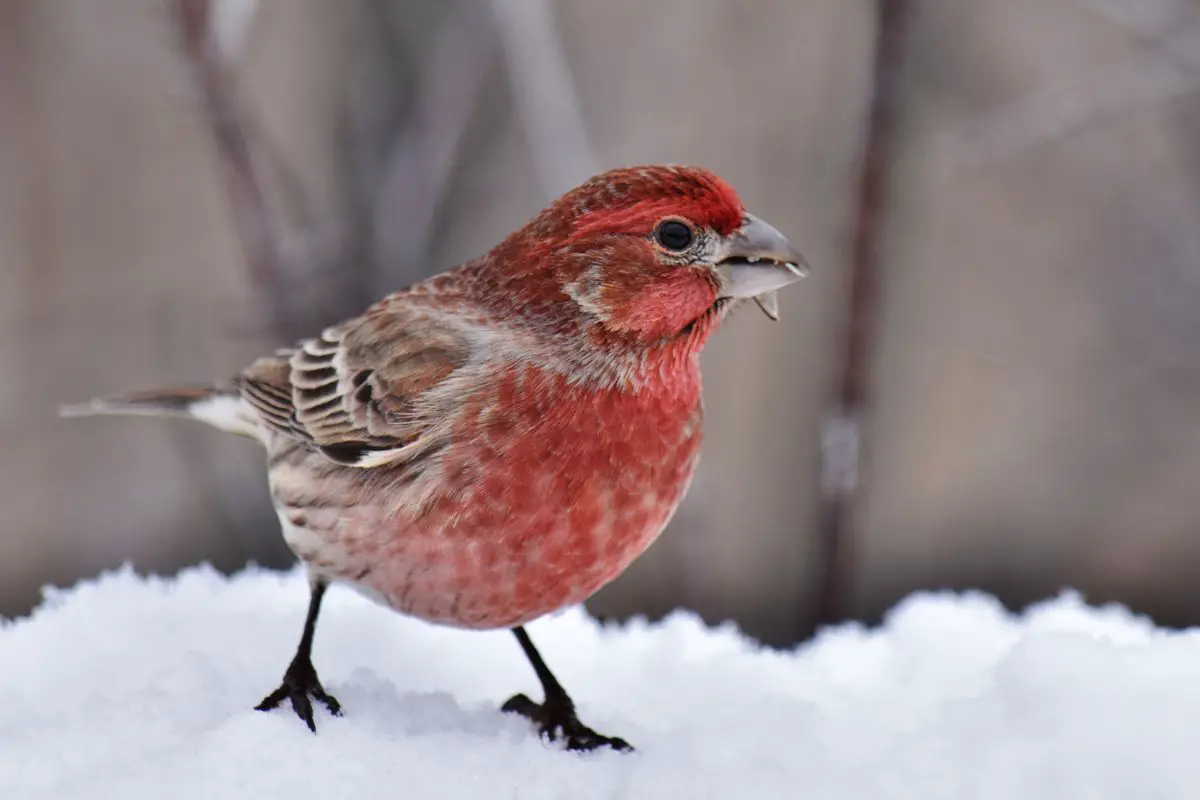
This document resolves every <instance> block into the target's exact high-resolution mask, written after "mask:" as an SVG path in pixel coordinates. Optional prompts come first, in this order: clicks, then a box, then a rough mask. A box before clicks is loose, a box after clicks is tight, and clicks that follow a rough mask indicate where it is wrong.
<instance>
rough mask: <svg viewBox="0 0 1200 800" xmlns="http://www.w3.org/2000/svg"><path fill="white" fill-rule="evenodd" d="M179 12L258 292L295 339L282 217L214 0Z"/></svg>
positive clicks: (195, 1)
mask: <svg viewBox="0 0 1200 800" xmlns="http://www.w3.org/2000/svg"><path fill="white" fill-rule="evenodd" d="M174 12H175V15H174V16H175V20H176V24H177V26H178V32H179V37H180V41H181V43H182V45H183V51H184V54H185V55H186V57H187V60H188V66H189V68H190V69H191V73H192V77H193V80H194V82H195V85H196V88H197V91H198V93H199V96H200V98H201V102H202V104H203V108H204V111H205V113H206V114H207V117H208V122H209V127H210V130H211V133H212V137H213V140H214V142H215V143H216V146H217V151H218V153H219V155H220V158H221V162H222V165H223V166H224V171H225V176H226V180H227V185H228V187H229V196H230V200H231V203H232V205H233V211H234V216H235V219H236V224H237V227H238V232H239V234H240V236H241V240H242V245H243V248H244V250H245V255H246V266H247V269H248V271H249V274H250V279H251V282H252V283H253V286H254V290H255V296H256V298H257V299H258V301H259V302H260V303H261V304H262V308H263V310H264V312H265V313H266V314H268V316H269V320H270V323H271V325H272V327H273V329H274V330H275V332H276V334H277V335H282V336H284V337H287V338H291V337H293V336H295V335H296V334H297V330H296V325H295V324H294V318H293V315H292V313H291V309H290V306H289V304H288V303H287V301H286V298H287V291H286V290H287V283H286V277H285V270H284V265H283V263H282V258H281V252H282V241H283V221H282V218H281V216H280V214H279V212H278V210H277V209H276V208H274V207H273V204H272V202H271V198H270V196H269V194H268V192H267V189H266V186H267V182H266V179H265V177H264V174H263V168H262V166H261V165H260V158H259V157H258V155H257V153H256V152H255V151H254V148H253V146H252V144H251V142H250V139H249V137H248V136H247V134H246V125H245V122H244V120H243V115H242V113H241V110H240V109H239V107H238V104H237V101H236V99H235V97H234V92H233V91H232V88H231V86H230V79H229V73H228V66H227V62H226V60H225V57H224V50H223V48H222V43H221V41H220V40H219V39H218V37H217V34H216V29H215V27H214V21H215V14H214V5H213V2H212V0H176V2H175V5H174Z"/></svg>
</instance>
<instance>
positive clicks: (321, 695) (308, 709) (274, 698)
mask: <svg viewBox="0 0 1200 800" xmlns="http://www.w3.org/2000/svg"><path fill="white" fill-rule="evenodd" d="M309 698H312V700H317V701H318V702H320V703H322V704H323V705H324V706H325V707H326V708H328V709H329V713H330V714H332V715H333V716H335V717H340V716H341V715H342V704H341V703H339V702H338V701H337V698H335V697H334V696H333V695H331V694H328V693H327V692H326V691H325V688H324V687H323V686H321V681H320V680H319V679H318V678H317V671H316V670H315V669H313V665H312V662H311V661H308V660H307V659H305V660H303V661H301V660H299V659H297V660H295V661H292V663H291V664H290V665H288V668H287V672H285V673H284V674H283V683H281V684H280V685H279V688H278V689H276V690H275V691H273V692H271V693H270V694H269V695H267V696H266V697H264V698H263V701H262V702H261V703H259V704H258V705H256V706H255V707H254V710H255V711H271V710H273V709H275V708H277V707H278V706H279V704H280V703H282V702H283V701H284V700H285V699H287V700H290V701H291V703H292V710H293V711H295V712H296V716H298V717H299V718H300V719H302V720H303V721H304V724H305V725H307V726H308V729H309V730H310V731H312V732H313V733H316V732H317V723H316V720H314V719H313V707H312V700H310V699H309Z"/></svg>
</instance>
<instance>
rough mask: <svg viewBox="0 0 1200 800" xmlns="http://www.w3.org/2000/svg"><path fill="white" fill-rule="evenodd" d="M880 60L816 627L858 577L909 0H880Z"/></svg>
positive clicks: (824, 488)
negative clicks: (860, 508)
mask: <svg viewBox="0 0 1200 800" xmlns="http://www.w3.org/2000/svg"><path fill="white" fill-rule="evenodd" d="M876 9H877V11H876V33H875V54H874V59H875V65H874V81H873V87H872V96H871V101H870V110H869V117H868V120H867V127H866V134H865V136H864V139H863V155H862V159H861V161H860V164H861V166H860V172H859V179H858V180H859V183H858V199H857V203H856V207H855V219H854V222H853V228H852V233H851V236H852V239H851V241H852V247H853V250H852V253H851V271H850V288H849V299H848V303H847V309H846V317H845V320H846V321H845V331H844V334H843V336H844V345H843V350H842V357H841V362H840V368H841V375H840V377H839V380H838V386H837V397H836V400H835V404H834V409H833V412H832V414H831V416H830V418H829V420H828V421H827V422H826V423H825V428H824V430H823V431H822V441H821V458H822V463H821V483H822V485H821V492H822V494H821V498H822V508H821V518H820V529H819V535H820V541H819V543H818V545H819V547H820V554H819V557H820V561H819V563H820V564H821V573H820V575H819V576H818V581H819V585H818V589H817V592H818V593H817V602H816V612H815V625H814V627H817V626H820V625H826V624H829V623H832V622H836V621H838V620H839V619H841V617H842V615H843V614H844V613H845V608H844V605H843V604H844V601H845V599H846V598H847V597H848V596H849V594H850V591H851V587H852V583H853V560H854V542H855V530H854V510H855V509H854V507H855V501H856V499H857V498H858V497H859V496H860V493H861V491H862V484H861V480H860V475H861V470H860V466H861V459H862V447H861V431H862V428H863V420H864V418H865V416H866V414H867V412H868V410H869V406H870V371H871V356H872V352H871V351H872V345H873V344H874V334H875V323H876V317H877V311H878V295H879V276H878V273H879V260H880V259H879V239H880V233H881V229H882V227H883V225H882V223H883V218H884V215H885V212H886V208H885V204H886V199H887V191H888V177H889V176H888V170H889V166H890V163H891V150H892V144H893V138H894V129H895V118H896V109H897V105H898V103H899V98H898V95H899V83H900V65H901V61H902V59H903V55H904V32H905V17H906V14H907V11H908V0H876Z"/></svg>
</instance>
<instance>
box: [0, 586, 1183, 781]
mask: <svg viewBox="0 0 1200 800" xmlns="http://www.w3.org/2000/svg"><path fill="white" fill-rule="evenodd" d="M306 598H307V588H306V584H305V581H304V578H303V576H302V575H301V574H300V573H299V572H293V573H289V574H278V573H269V572H264V571H250V572H246V573H242V574H240V575H237V576H235V577H233V578H228V579H227V578H223V577H221V576H220V575H218V574H216V573H215V572H214V571H212V570H210V569H193V570H188V571H186V572H184V573H183V574H181V575H180V576H178V577H176V578H172V579H149V580H145V579H141V578H139V577H137V576H135V575H134V574H132V573H131V572H129V571H128V570H125V571H121V572H119V573H115V574H109V575H105V576H103V577H101V578H100V579H98V580H96V581H89V582H86V583H83V584H81V585H79V586H77V587H76V588H73V589H70V590H65V591H60V590H49V591H48V592H47V597H46V601H45V604H44V605H43V606H42V607H41V608H40V609H38V610H37V611H36V612H35V613H34V614H33V615H32V617H29V618H25V619H19V620H15V621H10V622H6V623H3V625H0V797H3V798H5V800H17V798H108V797H113V798H116V797H120V798H190V797H198V798H234V797H255V798H277V797H279V798H282V797H287V798H297V800H304V799H305V798H310V797H312V798H317V797H320V798H339V797H350V796H367V797H405V798H456V797H468V798H509V797H514V798H515V797H519V798H556V797H563V798H566V797H570V798H592V797H604V798H613V797H645V798H672V797H680V798H704V797H721V798H774V797H789V798H872V800H877V799H878V798H921V800H933V799H934V798H956V799H957V798H971V799H972V800H975V799H981V800H987V799H988V798H1021V800H1034V799H1035V798H1055V800H1071V798H1089V799H1090V798H1110V797H1111V798H1185V797H1186V798H1196V797H1200V757H1197V755H1196V744H1197V741H1198V737H1197V732H1198V731H1200V636H1198V635H1197V633H1196V632H1184V633H1172V632H1167V631H1163V630H1158V629H1155V628H1154V627H1153V626H1152V625H1151V624H1150V623H1148V622H1147V621H1145V620H1143V619H1140V618H1137V617H1134V616H1132V615H1130V614H1129V613H1128V612H1126V611H1124V610H1121V609H1119V608H1103V609H1094V608H1088V607H1087V606H1085V605H1084V604H1083V603H1082V601H1081V600H1080V599H1079V598H1078V597H1077V596H1074V595H1064V596H1063V597H1060V598H1058V599H1056V600H1054V601H1051V602H1048V603H1045V604H1043V605H1041V606H1038V607H1035V608H1033V609H1031V610H1030V611H1029V612H1027V613H1025V614H1023V615H1021V616H1019V617H1014V616H1012V615H1009V614H1007V613H1006V612H1005V611H1004V610H1003V609H1002V608H1001V607H1000V606H999V605H998V604H997V603H996V602H995V601H994V600H991V599H989V598H987V597H983V596H977V595H967V596H953V595H921V596H917V597H914V598H911V599H909V600H907V601H906V602H904V603H902V604H901V605H900V606H899V607H898V608H897V609H896V610H895V611H894V612H893V613H891V614H890V615H889V616H888V618H887V620H886V622H885V624H884V625H883V627H882V628H881V629H879V630H865V629H863V628H861V627H859V626H853V625H847V626H843V627H839V628H837V629H834V630H829V631H827V632H825V633H824V634H823V635H822V636H820V637H819V638H818V639H817V640H816V641H815V642H813V643H811V644H808V645H806V646H803V647H800V648H798V649H796V650H794V651H791V652H775V651H768V650H763V649H761V648H759V647H756V646H755V645H754V644H753V643H751V642H750V641H749V640H747V639H745V638H744V637H742V636H740V635H739V634H738V633H737V631H735V630H734V629H733V628H732V627H730V626H724V627H720V628H716V629H712V628H707V627H705V626H704V625H703V624H702V623H701V622H699V621H698V620H697V618H696V617H694V616H691V615H688V614H676V615H674V616H672V617H670V618H669V619H667V620H666V621H665V622H663V623H660V624H653V625H649V624H645V623H633V624H630V625H626V626H623V627H619V628H615V627H602V626H600V625H597V624H596V623H595V622H593V621H592V620H590V619H589V618H588V617H587V616H586V615H585V614H584V613H583V612H582V611H580V610H578V609H576V610H572V611H570V612H568V613H565V614H563V615H560V616H557V617H554V618H551V619H547V620H543V621H539V622H537V623H534V624H533V625H532V626H530V633H531V635H532V636H533V638H534V640H535V641H536V642H537V643H538V645H539V647H540V648H541V650H542V653H543V655H545V657H546V659H547V660H548V662H549V664H550V665H551V667H552V668H553V669H554V670H555V671H556V672H557V673H558V676H559V678H560V679H561V680H562V682H563V683H564V685H565V686H566V687H567V689H568V690H569V691H570V692H571V693H572V694H573V695H574V696H575V698H576V700H577V702H578V704H579V706H580V715H581V717H582V718H583V719H584V721H585V722H587V723H589V724H591V725H592V726H593V727H595V728H597V729H598V730H600V731H602V732H606V733H610V734H614V735H619V736H623V737H625V738H627V739H629V740H630V741H631V742H632V743H633V744H634V745H635V746H636V747H637V748H638V752H637V753H634V754H629V755H622V754H618V753H612V752H602V753H593V754H588V755H582V756H581V755H577V754H573V753H568V752H565V751H562V750H559V749H556V748H555V747H553V746H550V745H547V744H545V743H543V742H542V741H541V740H540V739H538V738H537V737H536V736H535V735H534V733H533V732H532V731H531V729H530V728H529V727H528V726H527V725H526V723H525V722H524V721H523V720H521V719H518V718H513V717H509V716H507V715H503V714H501V713H499V712H498V711H497V706H498V704H499V703H500V702H502V701H503V700H504V699H505V698H507V697H508V696H509V695H510V694H512V693H514V692H516V691H524V692H527V693H529V694H531V695H532V696H534V697H535V698H536V697H537V696H538V695H537V694H536V690H537V683H536V680H535V679H534V676H533V674H532V672H531V670H530V668H529V667H528V665H527V664H526V663H525V661H524V659H523V656H522V655H521V652H520V650H519V648H518V647H517V645H516V643H515V641H514V640H513V639H512V637H511V636H510V635H509V634H507V633H505V632H496V633H475V632H464V631H455V630H449V629H445V628H437V627H433V626H429V625H425V624H423V623H420V622H416V621H413V620H409V619H405V618H403V617H400V616H399V615H396V614H393V613H391V612H388V611H386V610H384V609H382V608H379V607H376V606H374V605H372V604H370V603H369V602H368V601H366V600H363V599H361V598H360V597H358V596H356V595H355V594H353V593H351V592H350V591H347V590H344V589H337V590H335V591H332V592H330V593H329V595H328V596H327V598H326V602H325V608H324V609H323V613H322V619H321V625H320V626H319V628H318V632H317V640H316V650H315V656H314V660H315V663H316V666H317V669H318V671H319V672H320V674H321V676H322V678H323V680H324V682H325V686H326V688H327V689H329V691H330V692H331V693H333V694H334V695H336V696H337V697H338V698H339V699H340V700H341V701H342V704H343V706H344V707H345V716H344V717H341V718H337V719H335V718H332V717H330V716H329V715H328V714H326V713H324V711H323V710H322V711H321V712H320V713H319V715H318V718H317V724H318V727H319V733H318V735H316V736H313V735H312V734H310V733H309V732H308V730H307V729H306V728H305V727H304V726H303V725H302V724H301V723H300V721H299V720H298V719H297V718H296V717H295V716H294V715H293V714H292V713H291V711H290V709H286V708H285V709H282V710H277V711H275V712H273V713H269V714H264V713H261V712H255V711H253V710H251V709H252V707H253V706H254V704H255V703H257V702H258V701H259V700H260V699H261V698H262V696H263V695H264V694H266V693H267V692H268V691H270V690H271V689H273V688H274V687H275V686H276V685H277V683H278V680H279V678H280V676H281V675H282V672H283V669H284V667H285V666H286V664H287V662H288V661H289V660H290V658H291V655H292V652H293V648H294V646H295V643H296V639H297V638H298V635H299V630H300V626H301V622H302V618H303V614H304V608H305V602H306Z"/></svg>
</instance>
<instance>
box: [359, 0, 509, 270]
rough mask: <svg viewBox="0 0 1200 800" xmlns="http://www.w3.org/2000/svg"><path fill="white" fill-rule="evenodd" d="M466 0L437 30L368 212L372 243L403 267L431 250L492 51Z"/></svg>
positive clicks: (493, 42) (483, 26)
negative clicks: (441, 206) (435, 224)
mask: <svg viewBox="0 0 1200 800" xmlns="http://www.w3.org/2000/svg"><path fill="white" fill-rule="evenodd" d="M466 5H467V6H468V7H466V8H463V9H460V10H456V11H454V12H451V16H450V18H449V19H448V20H447V21H446V22H444V23H443V24H442V25H441V27H440V28H439V30H438V31H437V33H436V35H435V38H434V41H433V44H432V47H431V50H430V53H429V54H428V56H427V57H426V59H425V61H424V63H423V65H422V68H421V71H420V76H419V82H418V84H417V88H416V91H415V97H414V100H413V111H412V116H411V120H410V121H409V123H408V124H407V125H406V126H405V127H404V129H403V130H402V131H401V133H400V134H399V135H397V136H396V137H395V139H394V140H393V141H392V144H391V146H390V148H389V150H388V153H387V155H386V156H385V158H384V165H383V176H382V179H381V181H380V183H379V188H378V193H377V195H376V200H375V206H374V210H373V212H372V213H373V217H374V219H373V240H374V246H375V248H376V253H377V254H382V255H383V257H385V258H386V259H387V260H388V261H389V262H394V263H399V264H401V265H402V266H405V267H408V266H411V265H412V264H414V263H416V262H417V261H419V260H420V259H421V258H423V257H424V256H425V255H426V253H427V251H428V249H429V242H430V239H431V237H432V236H433V222H434V216H435V214H436V213H437V208H438V204H439V200H440V199H441V198H442V196H443V195H444V194H445V191H446V189H447V187H448V185H449V181H450V176H451V173H452V171H453V168H454V164H455V161H456V157H457V155H458V150H459V146H460V145H461V143H462V139H463V136H464V135H465V133H466V131H467V126H468V123H469V122H470V120H471V116H472V115H473V114H474V111H475V107H476V105H477V104H478V101H479V97H480V94H481V91H482V89H483V84H484V80H485V79H486V77H487V75H488V70H489V68H490V66H491V64H492V62H493V60H494V56H495V52H496V40H495V36H494V35H493V34H492V33H491V31H490V30H488V26H487V25H486V24H483V23H481V21H480V20H479V19H478V18H477V17H478V15H477V14H476V13H473V12H472V10H471V9H470V8H469V5H470V4H466ZM388 277H390V276H388ZM418 277H424V275H421V276H418ZM369 288H370V289H371V290H372V291H376V292H377V291H380V290H388V291H390V290H391V289H394V288H395V287H394V286H389V287H382V286H373V287H369Z"/></svg>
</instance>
